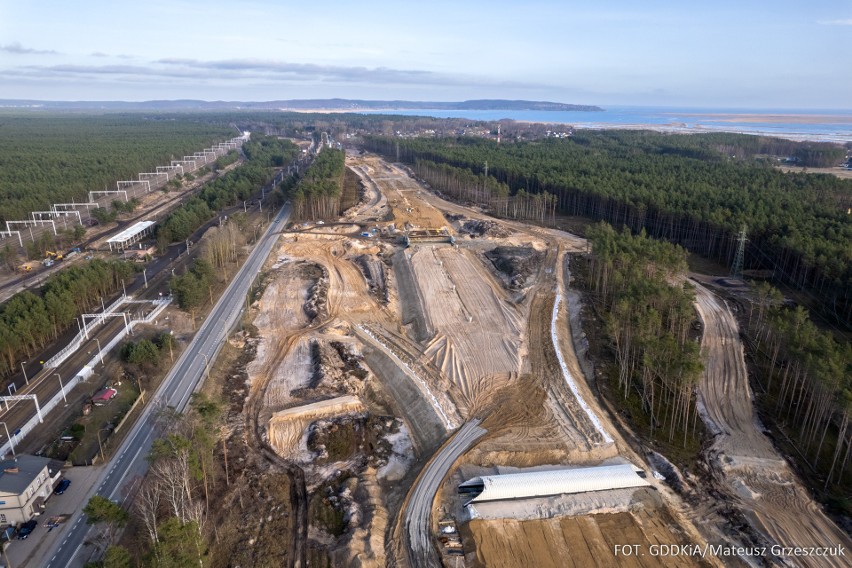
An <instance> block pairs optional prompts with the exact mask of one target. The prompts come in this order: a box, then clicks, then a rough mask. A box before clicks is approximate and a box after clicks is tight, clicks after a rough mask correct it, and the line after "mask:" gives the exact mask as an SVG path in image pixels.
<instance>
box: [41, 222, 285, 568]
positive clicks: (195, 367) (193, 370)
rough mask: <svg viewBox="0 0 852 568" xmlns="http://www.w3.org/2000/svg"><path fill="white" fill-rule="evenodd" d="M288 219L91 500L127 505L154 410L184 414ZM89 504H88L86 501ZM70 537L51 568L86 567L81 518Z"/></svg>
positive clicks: (150, 436) (222, 301) (272, 231)
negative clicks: (166, 407)
mask: <svg viewBox="0 0 852 568" xmlns="http://www.w3.org/2000/svg"><path fill="white" fill-rule="evenodd" d="M289 217H290V208H289V206H285V207H284V208H283V209H282V210H281V211H280V212H279V213H278V215H277V216H276V217H275V219H274V221H273V222H272V223H271V224H270V226H269V227H268V228H267V230H266V232H265V233H264V234H263V237H262V238H261V240H260V242H258V244H257V246H256V247H255V248H254V250H253V251H252V253H251V255H250V256H249V258H248V259H247V260H246V262H245V264H244V265H243V267H242V268H241V269H240V271H239V272H238V273H237V276H236V277H235V278H234V280H233V281H232V282H231V284H230V285H229V286H228V288H227V289H226V290H225V293H224V294H222V297H221V298H219V301H218V302H217V303H216V305H215V306H214V308H213V310H212V311H211V312H210V315H208V316H207V319H206V320H205V321H204V323H203V324H202V326H201V328H200V329H199V330H198V333H197V334H196V335H195V338H194V339H193V341H192V343H190V345H189V347H188V348H187V349H186V351H184V353H183V355H181V357H180V358H179V359H178V361H177V364H175V366H174V367H173V368H172V370H171V371H170V372H169V374H168V375H167V376H166V378H165V379H164V380H163V382H162V384H161V385H160V387H159V388H158V389H157V392H156V393H155V394H154V400H155V401H156V403H155V404H149V405H148V406H147V407H146V409H145V411H144V412H143V414H142V416H141V417H140V418H139V420H138V421H137V422H136V424H135V425H134V427H133V429H132V430H131V431H130V434H129V435H128V436H127V438H125V440H124V442H123V443H122V445H121V446H120V447H119V449H118V451H117V452H116V453H115V456H114V457H113V459H112V460H111V462H110V464H109V465H108V467H107V468H105V470H104V473H103V475H102V478H101V479H100V480H99V481H98V483H96V484H95V488H96V489H95V490H94V491H93V492H92V493H93V494H97V495H101V496H104V497H107V498H109V499H115V500H118V501H120V502H124V501H125V500H126V499H127V498H128V496H129V494H130V492H131V490H132V489H133V487H132V486H133V485H134V484H135V483H137V482H138V480H139V479H140V478H141V476H142V475H144V474H145V471H146V470H147V468H148V462H147V461H146V459H145V458H146V456H147V455H148V451H149V450H150V448H151V444H152V442H153V440H154V438H155V434H154V431H153V426H154V418H155V416H154V410H155V409H156V408H158V407H160V406H163V405H169V406H172V407H174V408H175V409H177V410H179V411H182V410H183V409H184V408H185V407H186V405H187V403H188V402H189V398H190V396H191V395H192V393H193V392H194V391H195V389H196V387H197V386H198V384H199V382H200V380H201V377H202V376H203V375H204V373H205V370H206V368H207V365H208V363H209V362H212V361H213V359H214V358H215V356H216V354H217V353H218V351H219V349H220V348H221V346H222V344H223V343H224V341H225V339H226V337H227V334H228V332H229V330H231V329H232V328H233V326H234V324H235V323H236V322H237V319H238V318H239V317H240V314H241V313H242V309H243V305H244V304H245V301H244V300H245V297H246V294H247V293H248V291H249V287H250V286H251V284H252V282H253V281H254V279H255V277H256V276H257V274H258V272H259V271H260V268H261V267H262V266H263V263H264V261H265V260H266V257H267V256H269V253H270V251H271V250H272V247H273V245H274V244H275V242H276V241H277V240H278V237H279V234H278V233H279V231H280V227H282V226H283V225H284V224H285V223H286V222H287V220H288V219H289ZM87 500H88V498H87ZM68 526H69V527H70V529H66V530H68V534H67V535H65V538H64V539H63V540H62V543H61V544H59V546H57V547H56V548H55V549H54V550H52V551H50V553H48V554H47V555H45V558H49V560H48V561H47V562H45V566H47V568H53V567H66V566H68V567H71V566H74V567H76V566H83V564H85V562H86V560H87V559H88V557H89V554H81V551H82V550H83V546H84V544H83V543H84V541H85V539H86V536H87V534H88V532H89V526H88V525H86V523H85V520H84V515H83V514H82V512H78V513H77V514H76V515H75V517H74V518H72V519H71V521H70V522H69V523H68Z"/></svg>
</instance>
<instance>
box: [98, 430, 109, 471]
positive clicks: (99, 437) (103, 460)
mask: <svg viewBox="0 0 852 568" xmlns="http://www.w3.org/2000/svg"><path fill="white" fill-rule="evenodd" d="M104 430H107V431H109V430H110V426H107V427H106V428H101V429H100V430H98V448H100V450H101V461H102V462H105V461H106V457H104V444H103V442H101V432H103V431H104Z"/></svg>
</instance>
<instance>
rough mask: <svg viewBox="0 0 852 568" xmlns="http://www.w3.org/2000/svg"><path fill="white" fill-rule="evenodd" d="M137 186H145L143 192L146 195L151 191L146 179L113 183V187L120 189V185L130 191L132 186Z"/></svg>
mask: <svg viewBox="0 0 852 568" xmlns="http://www.w3.org/2000/svg"><path fill="white" fill-rule="evenodd" d="M139 184H142V185H144V186H145V192H146V193H147V192H149V191H151V184H150V182H149V181H148V180H146V179H143V180H123V181H117V182H115V185H116V187H117V188H118V189H121V187H122V185H123V186H129V187H130V188H131V189H132V188H133V187H134V186H137V185H139Z"/></svg>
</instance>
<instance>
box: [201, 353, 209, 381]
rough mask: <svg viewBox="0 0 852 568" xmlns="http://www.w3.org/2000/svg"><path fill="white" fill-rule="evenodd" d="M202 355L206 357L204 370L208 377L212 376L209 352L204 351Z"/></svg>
mask: <svg viewBox="0 0 852 568" xmlns="http://www.w3.org/2000/svg"><path fill="white" fill-rule="evenodd" d="M201 356H202V357H204V372H205V373H206V375H207V379H209V378H210V362H209V360H208V359H207V353H202V354H201Z"/></svg>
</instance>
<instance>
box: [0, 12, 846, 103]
mask: <svg viewBox="0 0 852 568" xmlns="http://www.w3.org/2000/svg"><path fill="white" fill-rule="evenodd" d="M417 4H419V6H417V5H415V3H413V2H406V1H405V0H395V1H393V2H382V1H369V0H364V1H361V2H358V1H355V0H349V1H345V2H341V1H337V0H323V1H321V2H309V1H302V2H290V1H284V0H282V1H266V0H255V1H239V0H228V1H221V0H206V1H204V2H201V1H192V2H189V1H185V0H147V1H146V0H141V1H139V0H137V1H135V2H126V1H125V0H112V1H98V0H74V1H68V0H65V1H61V2H60V1H54V0H46V1H41V2H35V1H28V0H15V1H9V0H0V98H33V99H44V100H149V99H177V98H193V99H205V100H274V99H291V98H331V97H341V98H370V99H410V100H463V99H469V98H522V99H535V100H553V101H560V102H568V103H586V104H601V105H613V104H621V105H633V104H635V105H662V106H713V107H729V108H733V107H741V108H802V109H819V108H826V109H844V108H845V109H848V108H850V107H852V2H850V1H829V0H809V1H807V2H803V1H801V0H797V1H795V2H793V1H790V0H775V1H764V0H751V1H749V0H738V1H728V0H716V1H714V2H708V3H701V4H698V3H692V2H676V1H674V0H672V1H670V2H661V1H653V0H650V1H642V2H637V1H635V0H634V1H631V2H626V1H620V0H609V1H607V2H593V1H584V2H579V1H570V0H566V1H546V0H538V1H536V0H533V1H532V2H523V3H522V2H503V1H499V0H496V1H490V2H480V1H467V2H464V1H461V0H457V1H455V2H444V1H441V0H438V1H433V2H421V3H417Z"/></svg>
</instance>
